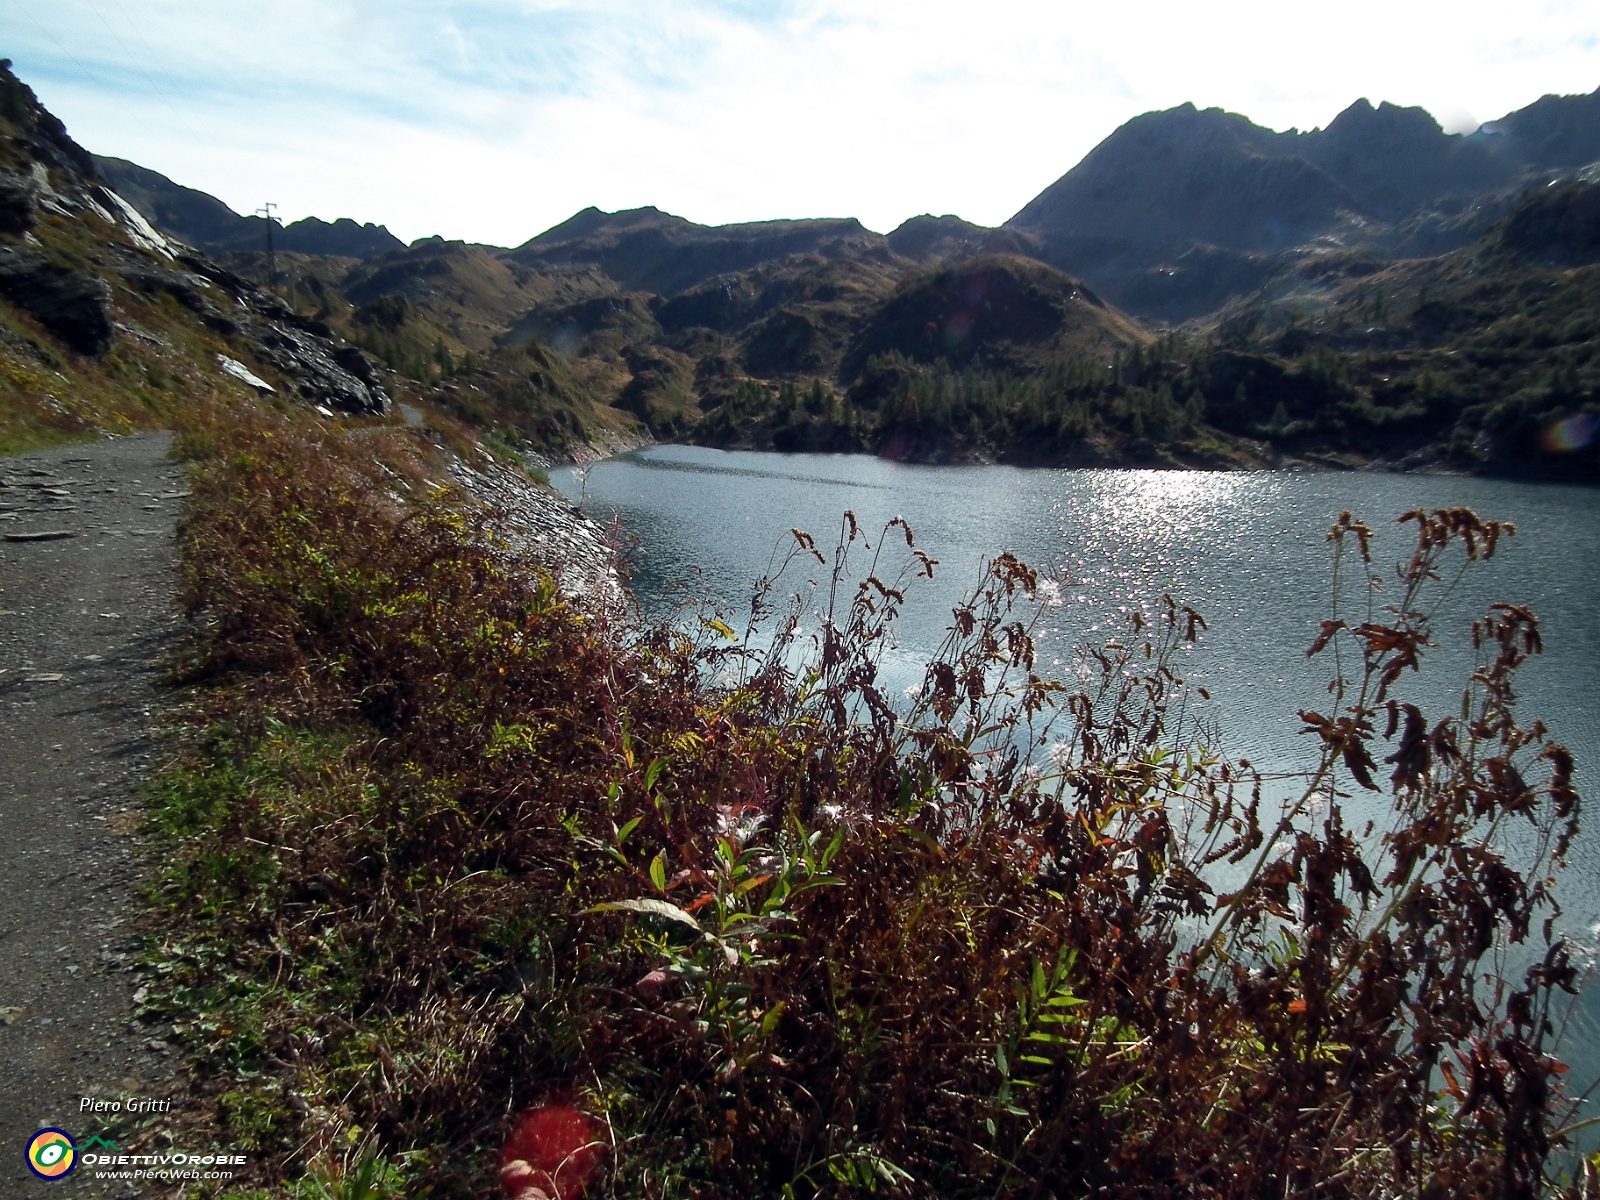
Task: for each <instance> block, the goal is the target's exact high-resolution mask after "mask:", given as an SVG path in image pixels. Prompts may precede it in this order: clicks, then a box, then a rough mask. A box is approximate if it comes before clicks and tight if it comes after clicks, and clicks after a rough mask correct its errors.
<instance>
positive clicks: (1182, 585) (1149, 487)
mask: <svg viewBox="0 0 1600 1200" xmlns="http://www.w3.org/2000/svg"><path fill="white" fill-rule="evenodd" d="M552 482H554V483H555V484H556V486H558V487H560V488H561V489H562V490H563V491H565V492H566V493H567V494H568V495H570V496H572V497H574V498H578V497H579V496H580V495H581V497H582V499H583V505H584V508H585V510H586V511H587V512H588V513H589V514H590V515H591V516H593V517H595V518H597V519H600V520H605V521H609V520H612V519H615V521H616V522H617V523H618V524H619V526H620V528H621V530H622V531H623V532H624V533H625V534H628V535H632V536H634V537H637V539H638V542H637V543H636V544H635V545H633V547H632V549H631V551H630V554H631V556H632V558H633V561H634V564H635V565H634V589H635V591H636V592H637V593H638V595H639V596H640V599H641V601H642V602H643V603H644V605H645V607H646V609H647V611H649V612H651V613H653V614H657V615H664V614H665V613H666V612H668V611H669V609H670V599H669V597H670V595H671V594H672V593H673V585H675V584H686V585H688V586H689V587H690V589H691V590H693V591H695V592H697V593H698V594H701V595H707V596H710V597H712V598H713V599H715V600H716V601H717V602H719V603H720V604H721V605H723V606H724V607H725V608H726V609H728V610H729V611H731V612H735V613H737V612H738V611H739V610H740V608H741V606H742V605H744V604H746V603H747V602H748V598H749V595H750V588H751V584H752V582H753V581H754V580H755V579H756V578H757V577H758V576H759V575H761V574H762V572H763V571H764V570H765V569H766V568H767V565H768V563H769V561H770V560H771V557H772V554H773V550H774V547H775V546H779V545H780V544H782V543H784V542H785V541H786V539H788V537H789V535H788V531H789V529H790V528H791V527H799V528H801V529H805V530H808V531H809V532H811V533H812V534H813V535H815V536H816V538H817V541H818V544H819V545H821V546H827V545H831V544H832V541H833V538H834V537H835V535H836V533H837V530H838V528H839V522H840V516H841V513H842V512H843V510H845V509H847V508H848V509H851V510H853V511H854V512H855V513H856V515H857V517H859V518H860V520H861V522H862V524H863V526H865V527H866V528H868V529H870V530H874V531H876V530H877V529H879V528H881V526H882V524H883V523H884V522H885V521H887V520H889V519H890V518H892V517H895V516H903V517H904V518H905V519H906V520H907V521H909V522H910V523H911V526H912V527H913V529H915V531H916V536H917V544H918V545H919V546H920V547H922V548H923V549H925V550H926V551H927V552H928V553H930V554H932V555H933V556H934V557H935V558H937V559H939V560H940V567H939V569H938V573H937V577H936V579H935V580H934V581H933V582H932V583H925V584H923V585H922V587H921V588H920V590H919V591H918V592H917V593H915V594H914V595H913V597H912V600H911V603H910V605H909V606H908V612H907V615H906V618H905V620H904V621H903V624H902V629H901V635H900V636H901V648H900V652H899V657H898V658H897V659H896V660H895V661H894V662H893V663H891V671H892V672H893V677H891V678H890V679H889V680H888V681H887V682H888V683H889V684H890V685H900V684H903V683H910V682H915V681H916V680H919V679H920V678H921V672H920V670H919V668H918V658H919V652H920V651H922V650H925V649H926V648H927V647H930V646H931V645H932V644H933V643H935V642H936V641H937V640H938V639H939V637H940V636H941V635H942V634H943V632H944V628H945V625H946V623H947V622H948V619H949V616H950V608H951V605H952V604H954V603H955V602H956V600H957V599H958V598H959V596H960V594H961V593H962V591H963V590H964V589H965V588H967V587H970V585H971V584H972V582H973V581H974V580H975V579H976V577H977V573H978V564H979V561H980V559H981V558H982V557H983V556H984V555H993V554H995V553H997V552H999V551H1001V550H1011V551H1013V552H1015V553H1016V554H1017V555H1019V556H1020V557H1021V558H1023V559H1024V560H1025V561H1027V562H1028V563H1029V564H1031V565H1033V566H1035V567H1037V568H1039V569H1040V570H1041V571H1042V572H1047V573H1049V574H1051V575H1053V576H1054V577H1055V578H1056V579H1058V580H1059V581H1060V582H1061V588H1062V595H1063V601H1064V603H1063V604H1062V606H1061V607H1060V608H1057V609H1053V610H1051V611H1050V612H1049V613H1048V614H1047V617H1048V621H1047V624H1048V626H1049V629H1050V632H1049V633H1048V634H1047V635H1046V636H1045V637H1044V638H1042V639H1041V646H1042V657H1043V658H1044V660H1045V661H1046V662H1047V663H1049V662H1052V661H1060V662H1062V663H1070V662H1071V661H1072V659H1071V656H1070V646H1071V645H1072V644H1073V643H1076V642H1079V641H1082V640H1084V639H1086V638H1094V637H1096V636H1097V635H1098V634H1101V633H1103V632H1104V631H1105V630H1106V629H1107V628H1109V622H1110V621H1112V620H1114V619H1115V617H1116V614H1117V610H1119V609H1124V608H1128V607H1133V606H1140V605H1148V604H1149V603H1150V602H1151V601H1152V599H1154V598H1155V597H1158V596H1159V595H1161V594H1162V593H1163V592H1166V593H1170V594H1171V595H1173V597H1174V598H1176V599H1178V600H1180V601H1183V602H1186V603H1189V604H1192V605H1193V606H1194V607H1195V608H1197V609H1199V610H1200V612H1201V613H1202V614H1203V615H1204V616H1205V618H1206V620H1207V621H1208V622H1209V623H1210V631H1209V633H1208V634H1207V635H1206V637H1205V638H1204V640H1203V641H1202V642H1201V644H1200V645H1199V646H1198V647H1196V648H1195V649H1194V650H1193V651H1192V652H1191V653H1190V654H1189V656H1188V658H1187V659H1186V662H1185V671H1186V674H1187V675H1188V677H1189V678H1190V679H1191V680H1194V681H1198V682H1201V683H1203V684H1204V685H1205V686H1206V687H1207V688H1208V689H1209V690H1210V692H1211V693H1212V695H1213V696H1214V697H1215V699H1216V701H1217V704H1218V707H1219V712H1218V716H1219V719H1220V721H1221V724H1222V727H1223V731H1224V743H1225V745H1226V746H1227V748H1228V751H1229V753H1230V754H1231V755H1233V756H1242V757H1249V758H1251V759H1252V760H1253V761H1255V762H1257V763H1258V764H1261V765H1265V766H1267V767H1268V768H1269V769H1294V768H1295V767H1299V766H1304V765H1305V759H1306V757H1307V755H1308V753H1309V746H1308V744H1307V742H1306V739H1304V738H1303V737H1301V736H1299V735H1298V734H1297V732H1296V731H1297V730H1298V729H1299V728H1300V722H1299V721H1298V720H1297V719H1296V718H1295V713H1296V711H1297V710H1298V709H1301V708H1307V707H1325V705H1324V703H1323V702H1324V700H1325V694H1324V692H1323V684H1325V682H1326V679H1327V672H1328V670H1329V669H1330V664H1328V663H1327V662H1326V661H1325V660H1324V659H1322V658H1318V659H1313V660H1309V661H1308V660H1307V659H1306V657H1305V649H1306V647H1307V646H1308V645H1309V643H1310V641H1311V639H1312V637H1313V636H1314V635H1315V633H1316V630H1317V625H1318V622H1319V621H1320V620H1322V619H1323V618H1324V617H1326V616H1327V615H1328V613H1329V611H1330V586H1329V585H1330V563H1331V555H1330V550H1329V546H1328V543H1327V541H1326V540H1325V536H1326V533H1327V530H1328V527H1329V525H1330V524H1331V523H1332V522H1333V521H1334V520H1335V519H1336V518H1337V517H1338V515H1339V513H1340V512H1341V511H1342V510H1345V509H1349V510H1351V511H1352V512H1354V513H1355V515H1356V516H1358V517H1361V518H1362V519H1364V520H1366V521H1367V522H1368V524H1370V525H1372V526H1373V527H1374V528H1375V529H1377V530H1378V531H1379V533H1380V537H1379V539H1378V541H1377V543H1376V551H1375V563H1376V564H1377V565H1378V566H1380V567H1382V568H1384V570H1385V572H1386V574H1387V576H1388V577H1389V578H1392V577H1393V564H1394V563H1395V562H1396V561H1397V560H1399V559H1401V558H1403V557H1406V556H1407V555H1408V554H1409V551H1410V547H1411V539H1410V538H1409V537H1408V536H1407V534H1406V533H1405V532H1404V531H1402V530H1400V529H1399V528H1398V527H1397V526H1396V525H1395V518H1396V517H1398V516H1399V515H1400V514H1401V513H1402V512H1404V511H1406V510H1408V509H1412V508H1418V507H1428V508H1439V507H1448V506H1456V505H1466V506H1468V507H1470V508H1472V509H1474V510H1476V511H1477V512H1478V514H1479V515H1480V516H1483V517H1495V518H1500V519H1504V520H1509V521H1513V522H1515V523H1516V525H1517V536H1516V537H1515V538H1514V539H1512V540H1511V541H1510V542H1508V543H1503V544H1502V549H1501V551H1500V553H1498V554H1497V555H1496V557H1495V559H1494V560H1493V561H1492V562H1489V563H1486V564H1482V565H1481V567H1480V569H1477V570H1475V571H1472V572H1470V573H1469V574H1468V576H1467V579H1466V580H1465V582H1464V583H1463V584H1462V586H1461V587H1459V588H1458V589H1457V590H1456V592H1455V593H1454V594H1453V595H1452V597H1451V600H1450V603H1449V606H1448V607H1447V609H1446V610H1445V615H1444V617H1443V619H1441V621H1440V622H1439V625H1438V631H1439V638H1440V641H1441V642H1442V643H1445V644H1444V646H1443V647H1442V648H1441V650H1440V651H1439V652H1437V653H1436V655H1435V656H1434V657H1433V658H1432V659H1431V660H1430V665H1429V668H1428V670H1427V672H1426V673H1425V676H1424V677H1423V679H1422V680H1420V681H1417V682H1408V687H1409V688H1410V692H1409V694H1408V698H1414V699H1418V700H1420V701H1423V702H1425V703H1424V708H1425V711H1426V710H1427V706H1428V703H1429V702H1431V704H1432V707H1433V710H1434V711H1435V712H1439V711H1440V710H1441V706H1443V708H1442V711H1444V712H1449V711H1453V710H1454V709H1455V707H1456V706H1457V704H1458V703H1459V701H1458V699H1457V697H1459V694H1460V687H1461V684H1462V681H1463V679H1464V676H1463V674H1462V671H1463V669H1464V668H1465V667H1466V666H1467V665H1468V663H1469V662H1470V659H1469V658H1468V657H1467V649H1466V646H1465V642H1466V637H1465V635H1466V631H1467V628H1468V626H1469V624H1470V621H1471V619H1472V617H1473V616H1474V615H1479V614H1481V613H1482V612H1483V610H1484V608H1485V607H1486V606H1487V605H1488V604H1489V603H1490V602H1492V601H1494V600H1508V601H1513V602H1515V603H1519V604H1528V605H1530V606H1532V608H1533V609H1534V611H1535V612H1537V613H1538V615H1539V617H1540V618H1541V621H1542V629H1543V633H1544V640H1545V651H1546V652H1545V655H1544V657H1543V658H1542V659H1539V660H1536V661H1535V662H1534V663H1532V664H1531V665H1530V666H1529V667H1528V668H1526V670H1525V671H1524V674H1523V676H1522V688H1521V694H1522V697H1523V705H1522V711H1523V715H1524V717H1525V718H1528V717H1532V716H1534V715H1537V716H1540V717H1542V718H1543V719H1544V721H1545V723H1546V724H1547V725H1548V726H1549V727H1550V730H1551V735H1552V736H1553V737H1554V738H1555V739H1557V740H1559V741H1561V742H1564V743H1565V744H1566V745H1568V746H1569V747H1570V748H1571V749H1572V750H1573V751H1574V752H1575V753H1576V754H1577V755H1578V759H1579V771H1580V789H1581V791H1582V793H1583V795H1584V796H1585V798H1586V800H1587V801H1588V803H1589V805H1590V811H1591V812H1596V813H1600V702H1597V697H1596V695H1595V684H1596V681H1597V678H1600V672H1597V671H1596V667H1595V664H1596V661H1597V656H1600V612H1597V609H1596V600H1597V596H1600V522H1597V520H1596V517H1597V515H1600V491H1596V490H1595V489H1592V488H1581V487H1571V486H1564V485H1542V484H1525V483H1508V482H1501V481H1494V480H1483V479H1462V478H1450V477H1439V476H1414V475H1366V474H1292V473H1280V472H1261V473H1228V474H1223V473H1208V472H1189V471H1052V470H1038V469H1020V468H1011V467H923V466H907V465H902V464H897V463H891V462H886V461H883V460H880V459H874V458H866V457H859V456H843V455H840V456H814V455H805V456H802V455H780V454H760V453H747V452H736V453H730V452H724V451H717V450H707V449H700V448H697V447H684V446H661V447H653V448H651V449H648V450H644V451H640V452H638V453H635V454H631V455H627V456H625V457H622V458H618V459H612V460H609V461H606V462H602V463H599V464H595V465H593V466H591V467H589V468H588V469H587V471H586V472H583V473H581V474H580V473H578V472H575V471H572V470H565V471H559V472H552ZM875 543H876V537H875V533H874V544H875ZM805 578H806V576H803V575H802V576H797V577H796V578H795V580H794V582H795V584H796V585H797V586H798V585H800V584H803V583H804V581H805ZM1452 646H1454V647H1456V649H1454V650H1452V648H1451V647H1452ZM1430 680H1431V682H1430ZM1586 824H1587V825H1588V826H1589V827H1590V831H1588V832H1586V833H1585V834H1584V835H1583V840H1582V842H1581V844H1580V846H1579V847H1578V850H1577V853H1576V854H1575V855H1574V857H1573V862H1572V867H1571V870H1569V871H1568V873H1567V877H1566V878H1565V880H1564V881H1563V885H1562V893H1563V903H1564V904H1565V906H1566V908H1567V910H1568V919H1567V921H1566V924H1567V925H1568V927H1569V928H1570V929H1572V931H1573V932H1574V933H1576V934H1578V935H1579V936H1581V937H1583V938H1584V939H1585V940H1587V941H1588V942H1590V943H1593V941H1594V940H1595V936H1596V925H1597V923H1600V818H1590V819H1589V820H1588V821H1587V822H1586ZM1596 992H1600V986H1596V987H1593V988H1591V989H1590V994H1589V995H1586V997H1585V1004H1584V1008H1585V1009H1586V1011H1587V1014H1588V1015H1587V1016H1586V1017H1584V1018H1583V1019H1581V1020H1580V1022H1579V1027H1578V1029H1577V1030H1575V1031H1574V1035H1573V1038H1572V1039H1569V1045H1568V1052H1569V1055H1571V1057H1572V1058H1573V1059H1574V1060H1575V1061H1577V1062H1583V1063H1584V1065H1585V1066H1588V1067H1591V1068H1593V1069H1591V1070H1590V1072H1589V1074H1590V1075H1593V1074H1594V1073H1595V1071H1597V1070H1600V1032H1597V1031H1600V1023H1597V1022H1596V1021H1595V1020H1594V1015H1595V1014H1596V1012H1597V1011H1600V1004H1597V1002H1596V997H1595V995H1594V993H1596Z"/></svg>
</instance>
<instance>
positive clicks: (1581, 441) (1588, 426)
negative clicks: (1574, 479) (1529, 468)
mask: <svg viewBox="0 0 1600 1200" xmlns="http://www.w3.org/2000/svg"><path fill="white" fill-rule="evenodd" d="M1596 433H1600V418H1597V417H1596V416H1595V415H1594V414H1593V413H1586V412H1584V413H1579V414H1578V415H1577V416H1575V417H1568V418H1567V419H1566V420H1565V421H1557V422H1556V423H1555V424H1554V425H1552V426H1550V427H1549V428H1548V429H1546V430H1545V431H1544V445H1545V449H1547V450H1549V451H1550V452H1551V453H1552V454H1571V453H1572V452H1573V451H1574V450H1582V449H1583V448H1584V447H1585V446H1587V445H1588V444H1589V443H1590V442H1592V441H1594V436H1595V434H1596Z"/></svg>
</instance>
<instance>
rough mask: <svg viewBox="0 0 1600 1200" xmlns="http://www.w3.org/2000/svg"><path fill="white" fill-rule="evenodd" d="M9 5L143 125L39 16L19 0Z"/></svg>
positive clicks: (117, 93)
mask: <svg viewBox="0 0 1600 1200" xmlns="http://www.w3.org/2000/svg"><path fill="white" fill-rule="evenodd" d="M11 6H12V7H13V8H15V9H17V10H19V11H20V12H21V13H22V15H23V16H25V17H27V18H28V20H30V21H32V22H33V23H34V25H35V26H37V27H38V30H39V32H40V33H42V34H44V35H45V37H47V38H49V39H50V41H51V42H52V43H53V44H54V45H55V48H56V49H57V50H59V51H61V53H62V55H63V56H64V57H65V58H67V59H68V60H69V61H70V62H71V63H72V65H73V66H75V67H77V68H78V70H80V71H82V72H83V74H84V75H85V77H87V78H88V80H89V82H90V83H92V84H94V86H95V87H97V88H99V89H100V91H102V92H107V93H109V94H110V95H111V96H112V97H114V98H115V99H116V102H117V104H118V105H120V106H121V108H122V111H123V112H125V113H127V114H128V117H129V119H130V120H132V121H133V122H134V123H135V124H137V125H143V124H144V122H143V121H141V120H140V119H139V118H138V117H137V116H136V115H134V111H133V109H131V108H129V107H128V105H127V103H126V102H125V101H124V100H123V99H122V95H121V93H119V92H113V91H111V90H110V89H109V88H107V87H106V86H105V85H104V84H102V83H101V82H100V81H99V80H98V79H96V78H95V74H94V72H93V71H91V70H89V68H88V67H86V66H84V65H83V64H82V63H81V62H79V61H78V56H77V55H76V54H73V53H72V51H70V50H68V49H67V48H66V47H65V46H63V45H62V44H61V43H60V42H59V41H57V40H56V35H55V34H53V33H51V32H50V31H49V30H48V29H46V28H45V27H44V26H43V25H41V24H40V23H39V18H38V17H36V16H34V15H33V14H32V13H31V12H29V11H28V10H27V9H25V8H23V7H22V5H21V3H19V0H11Z"/></svg>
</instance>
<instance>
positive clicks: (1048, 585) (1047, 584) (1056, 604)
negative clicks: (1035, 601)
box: [1039, 579, 1061, 608]
mask: <svg viewBox="0 0 1600 1200" xmlns="http://www.w3.org/2000/svg"><path fill="white" fill-rule="evenodd" d="M1039 601H1040V603H1042V604H1043V605H1044V606H1045V607H1046V608H1060V607H1061V585H1060V584H1059V583H1057V582H1056V581H1055V580H1054V579H1041V580H1039Z"/></svg>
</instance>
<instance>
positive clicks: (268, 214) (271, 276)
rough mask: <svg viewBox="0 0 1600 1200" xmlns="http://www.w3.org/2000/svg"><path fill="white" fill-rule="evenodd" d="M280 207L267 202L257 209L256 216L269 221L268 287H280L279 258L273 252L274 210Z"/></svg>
mask: <svg viewBox="0 0 1600 1200" xmlns="http://www.w3.org/2000/svg"><path fill="white" fill-rule="evenodd" d="M277 207H278V206H277V205H276V204H274V203H272V201H270V200H269V201H267V202H266V203H265V204H263V205H262V206H261V207H260V208H258V209H256V216H258V217H265V218H266V219H267V287H269V288H275V287H277V286H278V256H277V255H276V254H274V253H273V250H272V210H273V209H275V208H277Z"/></svg>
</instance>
